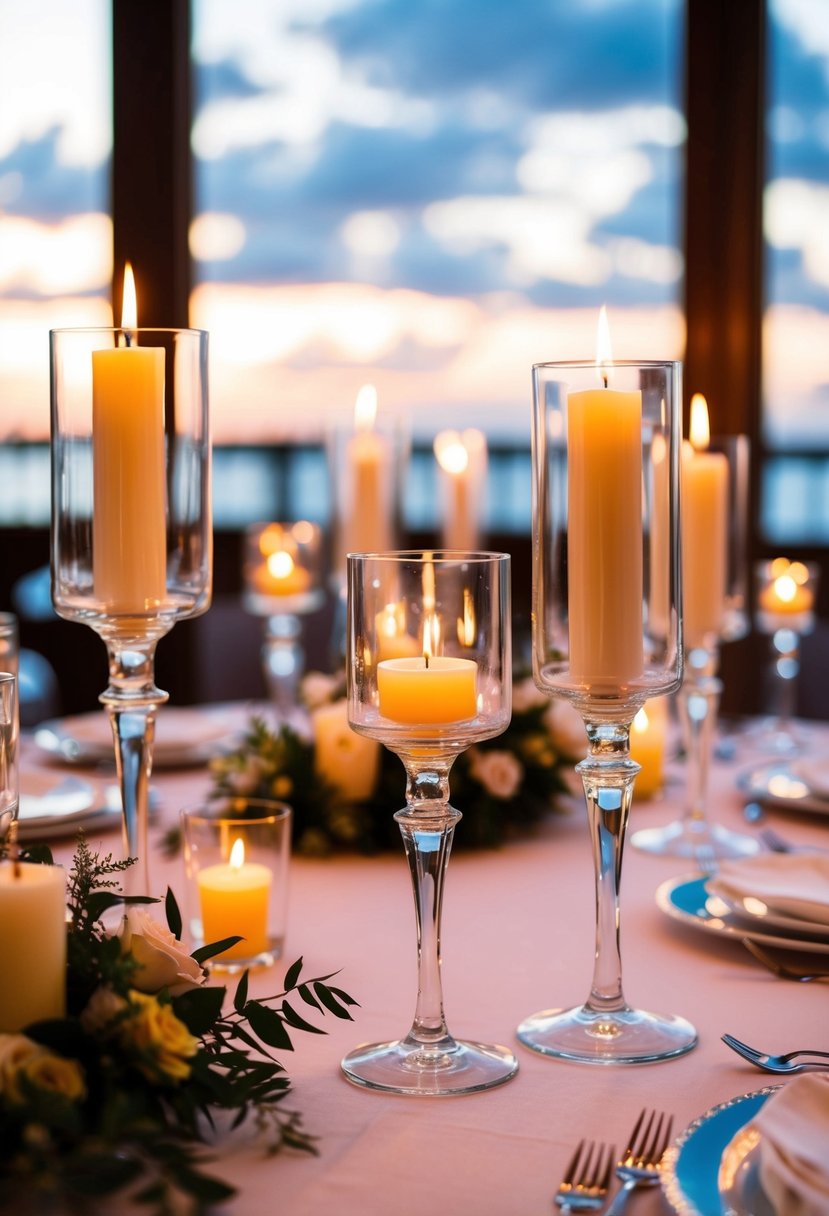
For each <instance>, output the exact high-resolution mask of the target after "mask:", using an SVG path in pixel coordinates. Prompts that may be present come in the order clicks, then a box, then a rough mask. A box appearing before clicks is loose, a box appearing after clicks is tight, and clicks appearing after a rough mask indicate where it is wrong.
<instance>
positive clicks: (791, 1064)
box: [722, 1034, 829, 1073]
mask: <svg viewBox="0 0 829 1216" xmlns="http://www.w3.org/2000/svg"><path fill="white" fill-rule="evenodd" d="M722 1041H723V1043H725V1045H726V1047H730V1048H731V1050H732V1051H736V1053H737V1055H738V1056H742V1057H743V1059H744V1060H748V1062H749V1064H754V1065H755V1067H756V1068H762V1070H763V1072H775V1073H790V1072H804V1071H805V1070H806V1069H807V1068H829V1051H813V1050H811V1049H810V1048H808V1047H803V1048H801V1049H800V1051H787V1052H786V1054H785V1055H782V1056H772V1055H769V1054H768V1052H765V1051H758V1050H757V1048H756V1047H749V1045H748V1043H742V1042H740V1040H739V1039H735V1038H734V1035H733V1034H724V1035H723V1036H722ZM801 1056H815V1057H817V1058H816V1059H806V1060H801V1059H800V1058H799V1057H801Z"/></svg>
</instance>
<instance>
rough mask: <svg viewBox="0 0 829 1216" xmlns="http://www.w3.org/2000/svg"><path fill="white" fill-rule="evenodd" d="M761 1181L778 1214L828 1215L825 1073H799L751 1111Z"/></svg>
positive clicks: (828, 1130) (828, 1114) (828, 1079)
mask: <svg viewBox="0 0 829 1216" xmlns="http://www.w3.org/2000/svg"><path fill="white" fill-rule="evenodd" d="M753 1122H754V1126H755V1127H756V1128H757V1129H758V1131H759V1132H760V1136H761V1139H760V1182H761V1184H762V1187H763V1190H764V1191H765V1193H766V1195H767V1196H768V1198H769V1200H770V1201H771V1203H772V1204H773V1206H774V1210H775V1212H777V1213H779V1216H829V1076H825V1075H823V1076H821V1075H819V1074H818V1073H803V1074H802V1075H801V1076H799V1077H794V1078H793V1079H792V1080H791V1081H789V1083H788V1084H787V1085H785V1086H784V1087H783V1089H779V1090H778V1091H777V1092H776V1093H773V1094H772V1095H771V1097H770V1098H769V1099H768V1101H767V1102H765V1103H764V1104H763V1106H762V1107H761V1108H760V1110H759V1111H758V1113H757V1114H756V1115H755V1116H754V1120H753Z"/></svg>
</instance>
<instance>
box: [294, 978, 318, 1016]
mask: <svg viewBox="0 0 829 1216" xmlns="http://www.w3.org/2000/svg"><path fill="white" fill-rule="evenodd" d="M297 992H298V993H299V995H300V996H301V997H302V999H303V1001H305V1004H306V1005H311V1006H312V1007H313V1008H314V1009H319V1011H320V1013H321V1012H322V1005H320V1003H319V1001H318V1000H317V998H316V997H315V996H314V994H313V992H312V991H311V989H310V988H309V987H308V985H307V984H300V985H299V987H298V988H297Z"/></svg>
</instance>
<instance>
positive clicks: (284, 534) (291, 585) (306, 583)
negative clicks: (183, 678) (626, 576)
mask: <svg viewBox="0 0 829 1216" xmlns="http://www.w3.org/2000/svg"><path fill="white" fill-rule="evenodd" d="M244 580H245V607H246V608H247V610H248V612H251V613H253V614H254V615H255V616H261V617H264V618H265V620H266V626H265V642H264V645H263V647H262V666H263V669H264V673H265V683H266V685H267V687H268V691H269V694H270V698H271V703H272V705H273V707H274V712H275V715H276V720H277V724H278V725H284V726H291V727H292V728H293V729H294V730H296V731H298V732H299V733H300V734H306V733H307V731H308V722H307V716H306V715H305V713H304V712H303V711H302V709H301V708H300V706H299V705H298V704H297V691H298V688H299V681H300V679H301V678H302V673H303V671H304V669H305V651H304V648H303V645H302V622H301V620H300V618H301V617H302V616H304V615H306V614H307V613H310V612H316V611H317V609H319V608H321V607H322V604H323V601H324V592H323V589H322V532H321V530H320V529H319V527H318V526H317V525H316V524H312V523H310V522H309V521H308V520H304V519H302V520H297V521H296V522H295V523H268V524H261V523H260V524H251V526H250V527H249V528H248V529H247V531H246V534H245V564H244Z"/></svg>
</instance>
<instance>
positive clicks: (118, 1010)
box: [81, 987, 127, 1035]
mask: <svg viewBox="0 0 829 1216" xmlns="http://www.w3.org/2000/svg"><path fill="white" fill-rule="evenodd" d="M126 1008H127V1002H126V1001H125V1000H124V998H123V997H122V996H118V994H117V992H113V990H112V989H111V988H104V987H100V988H96V989H95V991H94V992H93V993H92V996H91V997H90V998H89V1000H88V1001H87V1003H86V1008H85V1009H84V1011H83V1013H82V1014H81V1025H82V1026H83V1028H84V1030H85V1031H86V1032H87V1034H92V1035H95V1034H100V1033H102V1032H106V1031H107V1029H108V1028H109V1029H111V1028H112V1027H113V1026H114V1025H115V1023H116V1022H117V1021H119V1020H120V1018H121V1015H122V1014H123V1012H124V1010H125V1009H126Z"/></svg>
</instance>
